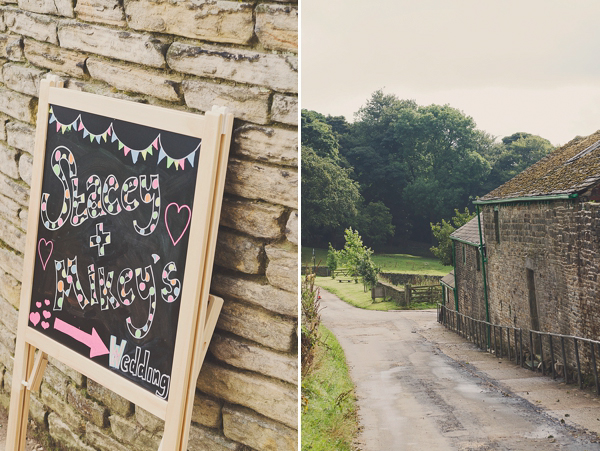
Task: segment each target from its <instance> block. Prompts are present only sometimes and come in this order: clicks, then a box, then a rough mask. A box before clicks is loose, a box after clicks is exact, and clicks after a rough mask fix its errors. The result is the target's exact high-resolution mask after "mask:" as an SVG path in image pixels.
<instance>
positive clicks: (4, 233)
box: [0, 220, 26, 253]
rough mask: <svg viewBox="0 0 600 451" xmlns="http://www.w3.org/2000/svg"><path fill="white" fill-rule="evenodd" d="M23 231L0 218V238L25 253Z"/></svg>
mask: <svg viewBox="0 0 600 451" xmlns="http://www.w3.org/2000/svg"><path fill="white" fill-rule="evenodd" d="M25 238H26V237H25V233H24V232H22V231H21V230H19V229H18V228H17V227H16V226H14V225H13V224H11V223H9V222H7V221H2V220H0V240H2V241H4V242H5V243H6V244H8V245H9V246H10V247H12V248H13V249H15V250H16V251H18V252H21V253H25Z"/></svg>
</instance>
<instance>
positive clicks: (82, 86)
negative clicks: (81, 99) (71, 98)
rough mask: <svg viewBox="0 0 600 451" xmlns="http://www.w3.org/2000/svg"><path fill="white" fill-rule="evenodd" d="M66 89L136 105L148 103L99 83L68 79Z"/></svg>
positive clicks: (142, 98)
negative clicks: (126, 101)
mask: <svg viewBox="0 0 600 451" xmlns="http://www.w3.org/2000/svg"><path fill="white" fill-rule="evenodd" d="M67 89H72V90H74V91H80V92H89V93H91V94H98V95H101V96H105V97H111V98H113V99H122V100H128V101H130V102H137V103H150V102H149V101H148V100H149V99H147V98H144V97H142V96H134V95H130V94H125V93H124V92H121V91H116V92H115V90H114V89H113V88H111V87H110V86H107V85H106V83H101V82H98V83H97V82H87V81H81V80H75V79H70V80H69V83H68V84H67Z"/></svg>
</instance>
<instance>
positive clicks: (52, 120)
mask: <svg viewBox="0 0 600 451" xmlns="http://www.w3.org/2000/svg"><path fill="white" fill-rule="evenodd" d="M50 112H52V108H50ZM55 120H56V116H54V114H53V115H52V116H50V122H48V123H49V124H51V123H52V122H54V121H55Z"/></svg>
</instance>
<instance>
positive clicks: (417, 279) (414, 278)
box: [379, 272, 442, 285]
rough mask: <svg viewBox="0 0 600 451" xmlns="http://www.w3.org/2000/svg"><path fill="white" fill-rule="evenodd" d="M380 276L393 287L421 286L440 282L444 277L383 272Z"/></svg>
mask: <svg viewBox="0 0 600 451" xmlns="http://www.w3.org/2000/svg"><path fill="white" fill-rule="evenodd" d="M379 276H380V277H382V278H384V279H385V280H387V281H389V282H390V283H391V284H393V285H406V284H407V283H410V284H411V285H420V284H421V283H422V282H423V281H426V282H439V281H440V280H441V278H442V276H425V275H421V274H400V273H395V272H381V273H379Z"/></svg>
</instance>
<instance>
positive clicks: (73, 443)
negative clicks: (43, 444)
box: [48, 412, 96, 451]
mask: <svg viewBox="0 0 600 451" xmlns="http://www.w3.org/2000/svg"><path fill="white" fill-rule="evenodd" d="M48 430H49V432H50V436H51V437H52V438H53V439H54V440H56V441H57V442H59V443H60V444H61V445H62V446H63V447H66V448H67V449H76V450H77V451H96V450H95V449H94V448H92V447H91V446H88V445H86V444H85V443H84V442H83V441H82V440H81V439H80V438H79V436H78V435H77V434H74V433H73V432H72V431H71V429H69V426H67V425H66V424H65V422H64V421H62V420H61V419H60V417H59V416H58V415H57V414H56V413H54V412H51V413H50V414H49V415H48Z"/></svg>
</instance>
